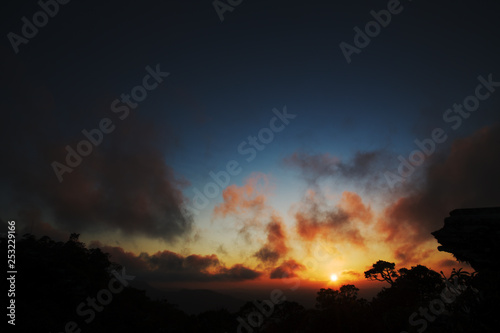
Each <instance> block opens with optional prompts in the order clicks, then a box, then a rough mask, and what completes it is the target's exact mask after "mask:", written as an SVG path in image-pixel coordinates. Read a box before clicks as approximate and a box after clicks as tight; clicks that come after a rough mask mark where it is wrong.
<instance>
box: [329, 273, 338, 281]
mask: <svg viewBox="0 0 500 333" xmlns="http://www.w3.org/2000/svg"><path fill="white" fill-rule="evenodd" d="M338 279H339V277H338V276H337V274H332V275H330V280H332V281H333V282H335V281H337V280H338Z"/></svg>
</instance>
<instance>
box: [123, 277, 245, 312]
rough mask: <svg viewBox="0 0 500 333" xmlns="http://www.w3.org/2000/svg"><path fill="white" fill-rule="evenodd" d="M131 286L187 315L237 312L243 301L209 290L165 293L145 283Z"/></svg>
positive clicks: (135, 282)
mask: <svg viewBox="0 0 500 333" xmlns="http://www.w3.org/2000/svg"><path fill="white" fill-rule="evenodd" d="M131 286H132V287H134V288H137V289H140V290H144V291H145V292H146V295H147V296H148V297H150V298H151V299H153V300H158V299H166V300H167V302H168V303H170V304H175V305H177V306H178V308H179V309H180V310H182V311H184V312H186V313H188V314H198V313H201V312H205V311H209V310H219V309H226V310H228V311H229V312H236V311H238V310H239V309H240V308H241V306H243V304H245V301H244V300H242V299H239V298H236V297H232V296H229V295H225V294H222V293H219V292H215V291H212V290H209V289H181V290H178V291H165V290H161V289H157V288H154V287H152V286H151V285H149V284H148V283H147V282H145V281H133V283H131Z"/></svg>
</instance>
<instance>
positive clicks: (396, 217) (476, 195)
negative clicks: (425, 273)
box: [377, 124, 500, 263]
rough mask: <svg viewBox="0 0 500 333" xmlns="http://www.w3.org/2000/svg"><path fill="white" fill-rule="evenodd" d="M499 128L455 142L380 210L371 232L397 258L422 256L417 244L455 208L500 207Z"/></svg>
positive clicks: (495, 127)
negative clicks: (387, 244)
mask: <svg viewBox="0 0 500 333" xmlns="http://www.w3.org/2000/svg"><path fill="white" fill-rule="evenodd" d="M498 147H500V124H495V125H493V126H489V127H484V128H482V129H480V130H478V131H476V132H475V133H473V134H472V135H470V136H469V137H466V138H462V139H457V140H455V141H454V142H453V144H452V146H451V151H450V152H449V153H448V154H447V155H444V156H435V157H434V156H433V158H432V159H430V160H429V161H430V163H431V164H430V165H429V166H428V168H427V169H426V170H425V171H424V173H423V175H424V179H423V180H421V181H414V182H413V183H411V184H407V185H406V186H407V187H406V188H405V190H406V195H405V196H403V197H401V198H398V199H396V200H395V201H394V202H393V203H391V204H390V205H389V206H388V207H387V208H386V209H385V211H384V213H383V216H382V217H381V218H380V220H379V222H378V225H377V229H378V231H379V232H380V233H381V235H384V236H385V241H386V242H392V243H395V244H396V243H397V244H399V246H398V247H397V248H396V249H395V251H394V254H395V256H396V258H397V259H399V260H400V261H402V262H403V263H406V262H417V261H419V260H422V259H424V258H425V257H427V256H428V253H425V252H424V253H421V252H419V251H418V244H422V243H423V242H426V241H432V240H433V237H432V235H431V232H432V231H435V230H438V229H440V228H441V227H442V226H443V220H444V218H445V217H447V216H448V214H449V212H450V211H452V210H454V209H457V208H471V207H488V206H498V203H499V202H500V192H499V191H498V189H499V188H500V177H498V176H497V174H498V170H500V154H498Z"/></svg>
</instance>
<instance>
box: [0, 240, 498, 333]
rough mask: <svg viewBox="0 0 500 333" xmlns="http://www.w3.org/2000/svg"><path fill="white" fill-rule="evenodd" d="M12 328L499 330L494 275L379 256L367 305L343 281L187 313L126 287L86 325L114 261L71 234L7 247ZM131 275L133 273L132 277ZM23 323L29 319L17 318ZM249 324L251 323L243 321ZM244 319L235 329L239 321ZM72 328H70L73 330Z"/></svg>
mask: <svg viewBox="0 0 500 333" xmlns="http://www.w3.org/2000/svg"><path fill="white" fill-rule="evenodd" d="M0 242H1V243H2V244H3V245H4V246H5V245H6V239H5V238H2V239H0ZM16 250H17V253H16V255H17V256H16V259H17V260H16V261H17V266H18V270H19V271H21V272H23V273H22V274H19V275H17V279H18V280H17V281H16V282H17V290H18V291H19V293H18V294H17V295H16V299H17V318H18V319H19V321H17V325H16V326H17V327H16V328H17V329H18V330H19V331H20V332H35V331H46V332H64V331H65V327H66V325H67V323H68V322H71V321H74V322H75V324H76V325H78V327H77V328H78V329H81V332H85V331H87V332H96V333H101V332H114V331H117V332H155V333H161V332H188V333H189V332H213V333H216V332H265V333H271V332H272V333H281V332H283V333H285V332H286V333H289V332H297V333H298V332H304V333H309V332H311V333H312V332H314V333H321V332H339V333H350V332H353V333H354V332H370V333H371V332H401V331H402V330H404V331H406V332H419V333H421V332H424V331H425V332H430V333H432V332H493V331H494V328H496V327H498V300H499V293H498V286H497V283H496V281H497V279H498V276H497V275H495V274H493V273H491V272H495V271H496V270H493V269H492V270H488V269H484V270H483V271H482V272H480V273H476V272H474V273H472V274H471V273H469V272H466V271H463V270H462V269H459V270H455V269H454V270H453V271H452V273H451V275H450V276H449V277H446V276H445V274H444V273H443V272H441V274H439V273H437V272H435V271H433V270H431V269H429V268H427V267H425V266H422V265H416V266H413V267H411V268H400V269H398V270H396V266H395V264H394V263H390V262H387V261H383V260H379V261H377V262H376V263H375V264H373V265H372V268H371V269H369V270H367V271H366V272H365V277H366V278H367V279H370V280H376V281H384V282H388V283H389V286H388V287H384V288H382V290H381V291H380V292H379V293H378V294H377V295H376V296H375V297H374V298H373V299H372V300H371V301H368V300H366V299H363V298H359V297H358V292H359V289H358V288H357V287H356V286H355V285H352V284H347V285H343V286H341V287H340V288H339V289H338V290H335V289H330V288H328V289H324V288H322V289H320V290H319V291H318V292H317V297H316V306H315V309H305V308H304V307H303V306H302V305H300V304H298V303H296V302H290V301H287V300H283V301H281V302H279V303H278V304H271V303H270V301H268V300H264V301H260V300H255V301H251V302H247V303H245V304H244V305H243V306H242V307H241V308H240V310H239V311H238V312H236V313H230V312H229V311H227V310H225V309H218V310H212V311H206V312H203V313H199V314H197V315H187V314H186V313H184V312H183V311H181V310H180V309H178V308H177V307H176V306H175V305H172V304H170V303H168V302H167V301H166V300H161V301H159V300H151V299H150V298H148V297H147V296H146V294H145V291H142V290H138V289H135V288H131V287H130V286H127V287H125V288H123V289H122V290H121V291H120V292H118V293H115V294H114V295H113V299H112V301H110V302H109V303H108V304H106V306H105V307H103V309H102V310H100V311H94V316H93V317H92V320H88V322H86V321H85V320H86V319H89V318H90V317H91V316H90V314H89V313H88V312H87V313H86V315H85V316H81V315H79V314H78V313H77V308H78V306H79V305H80V304H82V303H86V302H88V299H89V298H91V297H96V295H97V294H98V293H99V291H101V290H103V289H108V288H109V283H110V280H111V279H113V276H114V275H113V273H112V272H113V271H115V272H116V271H120V269H121V268H122V267H121V266H120V265H119V264H117V263H113V262H111V261H110V257H109V254H107V253H103V252H102V251H101V250H100V249H98V248H95V249H87V248H86V246H85V244H83V243H82V242H80V241H79V234H71V235H70V237H69V240H68V241H67V242H55V241H53V240H51V239H50V238H49V237H46V236H45V237H41V238H39V239H36V238H35V237H34V236H33V235H30V234H27V235H24V237H23V238H22V239H20V240H18V241H17V242H16ZM131 274H132V272H131ZM25 318H29V320H26V319H25ZM249 318H253V320H252V321H251V323H249ZM243 321H244V322H245V326H244V327H243V328H242V327H241V325H242V324H241V323H242V322H243ZM74 331H75V332H79V331H78V330H74Z"/></svg>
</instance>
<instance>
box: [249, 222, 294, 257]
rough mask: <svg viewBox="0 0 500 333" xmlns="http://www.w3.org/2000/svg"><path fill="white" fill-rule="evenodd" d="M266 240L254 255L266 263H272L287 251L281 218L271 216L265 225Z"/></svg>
mask: <svg viewBox="0 0 500 333" xmlns="http://www.w3.org/2000/svg"><path fill="white" fill-rule="evenodd" d="M266 231H267V242H266V244H265V245H264V246H262V248H261V249H260V250H259V251H257V252H256V253H255V254H254V256H255V257H257V258H258V259H259V260H260V261H262V262H263V263H266V264H272V265H274V264H275V263H276V262H277V261H278V260H279V259H280V258H281V257H283V256H284V255H286V254H287V253H288V247H287V235H286V234H285V226H284V224H283V221H282V220H281V218H280V217H279V216H277V215H272V216H271V221H270V222H269V223H268V225H267V227H266Z"/></svg>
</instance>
